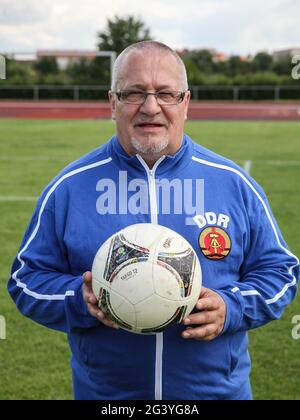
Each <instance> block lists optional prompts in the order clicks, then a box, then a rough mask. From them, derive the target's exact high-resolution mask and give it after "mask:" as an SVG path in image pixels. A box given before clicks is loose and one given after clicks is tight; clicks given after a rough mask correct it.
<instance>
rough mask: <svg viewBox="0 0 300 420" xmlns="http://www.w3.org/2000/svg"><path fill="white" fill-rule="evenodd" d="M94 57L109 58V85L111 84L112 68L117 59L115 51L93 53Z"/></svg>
mask: <svg viewBox="0 0 300 420" xmlns="http://www.w3.org/2000/svg"><path fill="white" fill-rule="evenodd" d="M95 57H110V84H111V83H112V75H113V68H114V63H115V61H116V58H117V53H116V52H115V51H97V52H95Z"/></svg>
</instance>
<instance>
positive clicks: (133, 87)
mask: <svg viewBox="0 0 300 420" xmlns="http://www.w3.org/2000/svg"><path fill="white" fill-rule="evenodd" d="M129 89H141V90H143V91H145V90H146V89H145V86H144V85H142V84H139V83H136V84H134V85H130V86H128V87H126V90H129ZM163 89H168V90H174V89H172V88H171V87H170V86H169V85H160V86H159V87H158V89H157V91H159V90H163Z"/></svg>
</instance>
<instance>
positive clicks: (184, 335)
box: [182, 331, 190, 338]
mask: <svg viewBox="0 0 300 420" xmlns="http://www.w3.org/2000/svg"><path fill="white" fill-rule="evenodd" d="M182 335H183V337H184V338H188V337H190V334H189V333H188V332H187V331H184V332H183V334H182Z"/></svg>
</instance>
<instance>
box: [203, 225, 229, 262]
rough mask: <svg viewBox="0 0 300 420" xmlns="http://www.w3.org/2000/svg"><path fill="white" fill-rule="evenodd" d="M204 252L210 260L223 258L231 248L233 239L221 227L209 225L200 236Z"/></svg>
mask: <svg viewBox="0 0 300 420" xmlns="http://www.w3.org/2000/svg"><path fill="white" fill-rule="evenodd" d="M199 245H200V249H201V251H202V254H203V255H204V256H205V257H206V258H208V259H210V260H222V259H223V258H225V257H227V255H228V254H229V252H230V250H231V239H230V237H229V236H228V234H227V233H226V232H225V231H224V230H223V229H221V228H218V227H208V228H206V229H204V230H203V231H202V232H201V233H200V236H199Z"/></svg>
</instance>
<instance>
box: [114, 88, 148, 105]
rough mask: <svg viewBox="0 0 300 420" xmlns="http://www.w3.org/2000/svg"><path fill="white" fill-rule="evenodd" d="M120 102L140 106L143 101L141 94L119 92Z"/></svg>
mask: <svg viewBox="0 0 300 420" xmlns="http://www.w3.org/2000/svg"><path fill="white" fill-rule="evenodd" d="M120 100H121V101H122V102H125V103H128V104H142V103H143V102H144V100H145V95H144V93H143V92H134V91H121V92H120Z"/></svg>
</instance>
